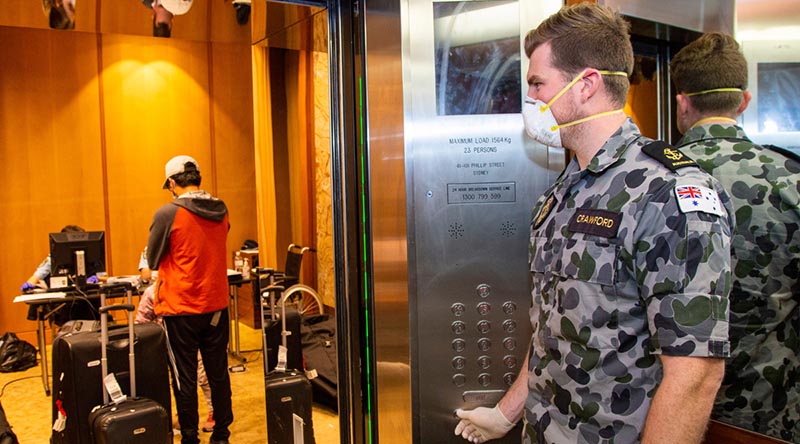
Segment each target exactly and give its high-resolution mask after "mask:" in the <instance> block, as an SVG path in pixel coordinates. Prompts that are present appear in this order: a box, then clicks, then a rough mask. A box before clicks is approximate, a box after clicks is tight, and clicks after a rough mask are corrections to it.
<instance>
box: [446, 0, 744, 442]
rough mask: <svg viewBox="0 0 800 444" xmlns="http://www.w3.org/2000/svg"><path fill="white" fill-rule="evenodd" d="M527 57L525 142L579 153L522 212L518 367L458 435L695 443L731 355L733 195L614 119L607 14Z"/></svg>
mask: <svg viewBox="0 0 800 444" xmlns="http://www.w3.org/2000/svg"><path fill="white" fill-rule="evenodd" d="M525 50H526V53H527V55H528V56H529V57H530V63H529V67H528V74H527V78H528V83H529V85H530V87H529V89H528V97H527V98H526V104H525V106H526V108H525V109H524V112H523V114H524V118H525V119H524V120H525V127H526V132H527V133H528V134H529V135H530V136H531V137H532V138H534V139H535V140H537V141H540V142H543V141H544V142H547V143H545V144H547V145H553V144H556V145H558V146H564V147H565V148H568V149H570V150H571V151H573V152H574V153H575V157H574V158H573V159H572V161H571V162H570V163H569V164H568V165H567V167H566V169H565V170H564V172H563V173H562V174H561V176H560V177H559V178H558V179H557V180H556V182H555V183H554V184H553V185H552V186H551V187H550V188H549V189H548V190H547V191H545V193H544V195H543V196H542V197H541V198H540V199H539V201H538V203H537V204H536V206H535V207H534V210H533V218H532V221H531V234H530V245H529V251H530V270H531V284H532V293H531V296H532V304H531V312H530V315H531V324H532V327H533V335H532V339H531V345H530V349H529V351H528V358H527V359H526V362H525V364H524V365H522V370H521V374H520V376H519V377H518V378H517V380H516V381H515V382H514V384H513V385H512V387H511V388H510V389H509V391H508V392H507V393H506V395H505V396H504V397H503V399H502V400H501V401H500V402H499V403H498V404H497V406H495V407H494V408H486V407H481V408H478V409H475V410H470V411H463V410H457V412H456V414H457V415H458V416H459V417H460V418H461V421H460V422H459V424H458V425H457V427H456V430H455V432H456V434H460V435H461V436H462V437H464V438H466V439H469V440H471V441H472V442H484V441H487V440H491V439H494V438H497V437H499V436H502V435H504V434H505V433H507V431H508V430H509V428H510V426H512V425H513V422H516V421H517V420H519V419H520V418H521V417H523V416H524V420H525V426H524V427H523V431H524V432H523V433H524V437H523V440H524V442H525V443H600V442H615V443H638V442H640V441H641V442H646V443H653V442H674V443H682V444H696V443H699V442H700V441H701V440H702V437H703V433H704V431H705V427H706V423H707V422H708V417H709V414H710V412H711V407H712V404H713V400H714V396H715V394H716V392H717V389H718V388H719V384H720V382H721V380H722V376H723V371H724V361H723V359H721V358H724V357H726V356H727V355H728V351H729V348H728V347H729V343H728V339H727V295H728V292H729V291H730V250H729V249H730V225H731V224H732V222H731V217H730V216H729V214H730V213H732V212H733V208H732V207H731V205H730V198H729V197H728V196H727V194H726V193H725V191H724V189H723V188H722V187H721V186H720V184H719V183H718V182H717V181H716V180H714V179H713V178H712V177H710V176H709V175H708V174H707V173H705V172H703V171H702V170H701V169H699V168H697V166H696V165H694V164H693V163H692V162H691V161H687V160H686V159H685V158H682V159H678V160H670V159H668V158H667V155H670V156H672V155H673V154H674V153H673V152H671V151H670V152H669V153H665V145H664V144H661V143H658V142H655V143H650V142H651V141H650V140H648V139H646V138H644V137H643V136H642V135H641V133H640V131H639V129H638V128H637V127H636V125H635V124H634V123H633V122H632V121H631V120H630V119H628V118H626V117H625V115H624V114H623V113H622V107H623V106H624V104H625V97H626V94H627V91H628V87H629V85H628V79H627V78H626V77H625V76H624V75H619V74H620V72H624V73H630V72H631V70H632V65H633V51H632V48H631V44H630V38H629V34H628V24H627V22H625V21H624V20H623V18H622V17H621V16H620V15H619V14H617V13H614V12H613V11H612V10H610V9H609V8H607V7H604V6H600V5H597V4H595V3H581V4H579V5H577V6H574V7H567V8H563V9H561V11H559V12H558V13H556V14H554V15H552V16H550V17H549V18H548V19H546V20H545V21H544V22H543V23H542V24H541V25H540V26H539V27H538V28H537V29H536V30H534V31H532V32H530V33H529V34H528V35H527V37H526V38H525Z"/></svg>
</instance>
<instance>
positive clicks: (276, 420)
mask: <svg viewBox="0 0 800 444" xmlns="http://www.w3.org/2000/svg"><path fill="white" fill-rule="evenodd" d="M264 386H265V390H266V394H265V396H266V400H267V443H268V444H296V443H303V444H314V425H313V423H312V420H311V383H310V382H309V381H308V378H306V376H305V375H303V374H301V373H298V372H295V371H287V372H279V371H274V372H270V373H269V374H268V375H267V377H266V380H265V383H264ZM295 436H297V438H298V439H297V440H295ZM301 436H302V441H300V439H299V438H300V437H301Z"/></svg>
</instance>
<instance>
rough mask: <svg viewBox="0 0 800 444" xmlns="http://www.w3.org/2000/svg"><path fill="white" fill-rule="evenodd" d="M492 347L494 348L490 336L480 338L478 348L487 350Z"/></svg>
mask: <svg viewBox="0 0 800 444" xmlns="http://www.w3.org/2000/svg"><path fill="white" fill-rule="evenodd" d="M490 348H492V341H490V340H489V338H480V339H478V350H480V351H484V352H485V351H487V350H489V349H490Z"/></svg>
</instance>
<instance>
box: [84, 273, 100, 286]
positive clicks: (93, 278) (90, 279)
mask: <svg viewBox="0 0 800 444" xmlns="http://www.w3.org/2000/svg"><path fill="white" fill-rule="evenodd" d="M98 282H99V280H98V279H97V275H94V274H93V275H91V276H89V277H87V278H86V283H87V284H96V283H98Z"/></svg>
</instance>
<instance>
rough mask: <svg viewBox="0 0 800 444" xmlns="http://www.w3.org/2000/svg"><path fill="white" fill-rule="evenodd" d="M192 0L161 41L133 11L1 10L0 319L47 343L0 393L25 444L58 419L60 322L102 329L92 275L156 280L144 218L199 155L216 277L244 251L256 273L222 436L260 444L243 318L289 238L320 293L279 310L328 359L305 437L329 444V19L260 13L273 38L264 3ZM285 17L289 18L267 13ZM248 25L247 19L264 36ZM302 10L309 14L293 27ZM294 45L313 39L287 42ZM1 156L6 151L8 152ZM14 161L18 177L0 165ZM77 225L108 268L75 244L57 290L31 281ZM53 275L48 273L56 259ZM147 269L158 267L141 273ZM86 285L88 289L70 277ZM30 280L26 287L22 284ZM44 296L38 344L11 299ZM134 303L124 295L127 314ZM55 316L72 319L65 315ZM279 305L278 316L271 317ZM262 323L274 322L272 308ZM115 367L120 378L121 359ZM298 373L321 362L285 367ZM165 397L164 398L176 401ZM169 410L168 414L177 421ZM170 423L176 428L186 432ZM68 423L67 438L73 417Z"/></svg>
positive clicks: (209, 416) (246, 296) (46, 436)
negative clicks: (172, 163)
mask: <svg viewBox="0 0 800 444" xmlns="http://www.w3.org/2000/svg"><path fill="white" fill-rule="evenodd" d="M181 2H183V3H186V2H185V1H184V0H175V1H166V0H163V1H156V2H150V3H151V7H152V3H158V5H160V6H161V7H166V8H171V7H174V6H175V5H177V6H180V3H181ZM189 3H193V4H192V5H191V8H188V9H186V10H183V11H174V12H173V11H171V12H173V14H172V15H173V17H172V19H171V23H170V27H169V30H170V36H169V38H155V36H154V31H155V29H154V25H158V20H156V19H155V17H154V15H153V14H152V10H151V9H149V8H148V7H147V5H146V4H144V3H143V2H140V1H138V0H137V1H134V0H131V1H119V2H117V1H114V2H106V1H103V2H99V1H94V0H83V1H77V2H76V1H71V2H68V1H67V0H65V1H64V2H63V4H62V3H61V2H58V3H53V4H52V5H49V6H50V9H47V10H46V11H45V14H43V11H42V4H33V3H31V2H28V1H24V2H23V1H19V2H17V1H14V2H12V3H11V4H10V5H6V6H8V7H9V11H10V12H9V14H5V13H4V14H3V15H2V17H0V36H1V37H0V39H2V40H3V42H4V47H3V50H2V52H3V54H4V60H7V61H8V62H9V63H8V64H7V65H6V66H5V68H0V80H1V81H2V86H0V90H2V95H3V97H4V98H7V99H8V100H7V101H6V100H4V101H3V103H4V105H1V106H0V107H3V109H4V111H3V113H2V115H3V117H2V122H3V123H2V124H0V127H2V128H4V129H10V128H15V131H14V134H13V135H12V134H9V133H7V132H5V131H2V133H3V135H2V136H0V139H2V140H3V143H2V145H3V146H4V147H6V148H3V155H2V156H3V159H4V160H3V165H4V172H5V173H7V174H6V175H5V176H4V177H5V178H4V179H3V180H4V183H5V184H7V185H8V187H9V188H8V189H9V191H10V196H9V199H4V200H3V202H2V203H0V205H2V206H3V208H4V209H8V210H9V211H14V213H15V214H16V216H14V217H13V218H9V219H6V220H5V221H4V222H2V225H3V227H4V229H8V230H9V231H10V232H13V233H16V234H17V235H14V236H11V237H10V238H9V241H8V242H7V243H6V244H5V245H6V248H8V252H9V254H5V255H3V257H2V258H1V259H0V263H2V266H3V270H4V271H3V279H2V287H3V293H4V294H6V295H7V297H6V298H3V303H2V304H3V305H2V307H3V308H2V310H0V325H1V326H2V330H3V331H14V332H18V335H19V337H20V338H22V339H23V340H25V341H27V342H29V343H30V344H33V345H34V346H36V347H37V348H39V347H38V341H39V338H40V337H41V338H42V340H43V341H44V344H45V349H46V350H47V353H46V354H47V358H48V359H47V361H46V362H45V360H43V359H41V358H40V359H39V362H38V363H37V365H36V366H35V367H32V368H30V369H28V370H26V371H28V372H31V373H30V376H31V377H30V378H28V379H24V380H22V381H19V382H15V383H13V384H11V385H9V386H8V388H7V390H5V392H4V395H3V399H2V401H3V406H4V410H5V414H6V416H7V418H8V420H9V422H10V423H11V424H12V425H13V427H14V432H15V433H16V434H17V436H18V437H19V438H20V441H21V442H48V441H49V440H50V439H51V435H53V436H55V435H54V433H55V432H54V431H53V429H52V427H53V424H54V421H57V420H58V418H59V411H58V409H57V408H56V407H55V404H54V403H55V401H56V400H57V399H58V396H59V394H58V393H56V392H55V391H54V390H55V388H56V385H55V384H54V383H53V382H54V381H53V378H58V377H59V375H60V372H58V370H59V369H58V368H57V367H58V366H59V365H60V364H59V363H56V362H54V359H53V356H52V355H51V354H50V350H51V347H52V343H53V341H54V340H56V337H58V336H59V331H60V329H61V326H63V325H64V324H65V323H68V322H70V321H78V320H88V321H92V322H86V323H81V324H80V325H79V326H76V325H75V324H74V323H73V324H71V325H70V328H71V329H73V330H71V331H75V332H78V331H84V329H85V330H89V331H90V332H91V331H92V330H93V329H94V328H95V327H96V325H95V324H94V322H93V321H95V320H98V319H99V313H98V310H97V309H98V305H99V299H97V294H98V292H99V288H101V284H102V283H103V281H110V282H117V281H120V280H125V281H128V282H131V283H133V289H134V291H135V292H136V291H139V292H141V293H143V292H144V291H145V290H146V289H147V288H151V287H150V284H154V283H157V279H158V278H157V270H149V267H147V266H146V265H147V262H146V261H145V265H144V266H143V265H141V264H140V259H141V258H142V250H143V247H144V246H145V245H147V240H148V232H149V229H150V226H151V224H152V217H153V214H154V212H155V211H156V209H158V208H159V207H160V206H161V205H163V204H168V203H170V202H172V201H173V197H172V196H171V195H170V194H169V193H167V192H165V191H164V190H162V189H161V184H163V182H164V174H165V169H164V167H165V164H166V163H167V161H168V160H169V159H170V158H172V157H174V156H176V155H180V154H187V155H190V156H191V157H193V158H194V159H196V161H197V164H198V165H199V166H200V168H201V171H202V186H201V188H202V189H203V190H205V191H207V192H208V193H209V194H210V195H212V196H215V197H218V198H220V199H222V200H223V201H224V202H225V204H226V205H227V208H228V212H229V215H230V230H229V232H228V234H227V247H226V255H225V258H226V264H225V266H226V268H227V269H229V271H230V273H231V274H232V275H235V274H236V273H235V268H236V265H235V263H234V261H235V257H236V253H237V252H241V254H244V255H245V257H246V258H247V262H248V264H247V265H244V266H246V267H247V269H248V270H249V271H251V272H252V274H251V276H250V278H249V279H245V280H243V281H241V282H239V283H238V285H237V284H231V285H230V287H229V288H228V296H227V297H228V298H229V300H230V304H229V307H228V312H229V314H230V317H231V318H232V319H233V318H234V317H236V318H238V322H233V321H232V322H231V323H230V329H229V333H228V334H229V339H230V346H229V347H230V349H229V353H228V363H227V367H229V369H228V374H229V376H230V379H231V390H232V393H233V396H232V401H233V412H234V420H233V423H232V424H231V426H230V431H231V438H230V439H231V441H233V442H259V441H264V440H265V439H266V437H267V424H268V421H269V418H268V417H267V405H266V401H267V400H266V393H265V374H264V368H265V367H266V366H265V365H264V360H265V359H266V356H265V354H264V352H263V350H265V348H264V347H262V345H263V344H262V340H263V338H262V334H261V327H260V326H259V325H256V324H257V323H258V322H257V321H258V319H254V316H256V315H257V314H258V311H257V310H255V309H257V308H259V307H260V305H261V303H260V302H261V301H262V297H261V296H262V295H261V290H262V288H263V287H266V286H267V285H266V284H264V285H263V286H262V287H259V285H258V276H262V275H266V274H265V272H264V271H262V270H274V272H275V273H278V272H285V271H286V270H287V266H288V265H289V262H290V261H289V259H290V255H291V252H290V249H289V246H290V245H292V244H294V245H298V246H302V247H305V248H307V250H305V251H304V253H303V255H302V256H303V257H302V261H301V263H298V267H299V268H298V269H295V270H290V271H289V272H288V273H289V274H293V275H294V276H293V278H294V283H295V284H296V285H298V286H302V287H303V288H307V289H310V290H311V291H312V292H313V296H308V297H305V296H304V295H303V294H298V293H296V292H293V293H292V295H290V297H289V298H288V300H287V301H286V310H287V311H293V312H297V311H298V310H299V311H301V312H302V313H301V316H300V317H299V318H298V319H299V320H300V321H301V322H300V323H299V324H298V327H301V328H302V331H301V329H300V328H298V329H297V331H296V332H295V331H293V333H294V335H295V337H296V338H298V339H300V338H301V334H304V335H306V336H308V337H309V338H310V339H309V340H310V341H316V343H317V344H318V345H319V346H320V349H319V350H318V351H319V352H321V353H322V355H320V354H319V353H317V355H316V356H317V358H316V359H317V361H316V362H320V360H319V359H320V357H319V356H322V357H323V358H324V359H327V360H328V361H329V362H328V363H327V365H325V367H324V368H323V364H325V363H324V362H323V363H319V364H314V365H315V366H317V367H319V369H318V370H317V376H316V377H315V378H312V374H311V373H309V374H308V377H309V378H310V379H311V382H312V385H311V386H310V387H311V388H310V390H312V391H313V392H309V405H310V406H311V407H312V408H311V410H310V411H309V415H310V417H309V421H308V425H309V427H311V426H312V425H313V427H314V429H313V430H314V432H315V437H316V442H318V443H326V442H328V443H333V442H338V441H339V436H338V427H339V424H338V416H337V413H336V408H337V401H336V400H337V388H336V382H337V376H336V371H337V369H336V365H335V359H336V353H335V348H336V346H335V344H336V340H335V322H332V321H333V320H334V319H335V318H334V313H335V302H334V301H335V298H334V294H333V289H334V285H333V257H334V256H333V251H332V249H333V241H332V234H331V230H332V223H331V202H330V199H331V198H330V190H331V186H330V171H329V169H328V168H329V165H330V161H329V160H328V159H329V157H330V136H329V131H330V130H329V123H328V119H329V117H328V116H329V114H330V111H329V100H328V94H329V93H328V68H327V66H328V60H327V57H328V56H327V48H326V45H327V14H326V11H325V10H324V9H323V8H311V7H297V10H296V11H297V12H295V9H294V8H295V7H293V6H291V5H283V6H277V7H273V6H269V9H270V11H269V15H270V17H272V18H273V19H272V20H271V21H270V26H271V27H269V28H267V27H264V26H263V24H264V23H266V20H265V17H266V16H267V13H268V11H267V8H268V7H267V4H266V2H263V1H262V2H251V1H249V0H235V1H219V2H217V1H214V2H200V1H195V2H189ZM173 4H175V5H173ZM67 7H70V8H72V9H70V10H69V12H70V13H71V14H72V15H71V18H70V21H69V23H67V24H64V23H62V22H58V26H51V19H50V17H51V16H52V17H56V14H57V13H60V11H61V9H59V8H62V9H63V8H67ZM52 11H55V12H52ZM279 16H284V17H287V19H286V21H281V20H275V17H279ZM252 17H258V20H257V25H256V21H255V20H251V18H252ZM296 17H304V19H303V20H300V21H299V22H298V21H297V20H295V19H294V18H296ZM53 23H54V24H55V23H56V22H55V21H54V22H53ZM290 25H295V26H294V28H292V26H290ZM299 35H310V36H314V37H313V38H312V39H310V40H307V39H298V38H297V36H299ZM254 42H255V43H254ZM298 42H299V44H298ZM304 45H305V46H304ZM32 79H36V81H33V80H32ZM12 139H13V142H12ZM11 147H15V149H14V150H13V151H10V148H11ZM12 165H15V167H14V169H13V170H8V171H7V170H6V169H5V166H9V167H10V166H12ZM36 184H38V185H36ZM34 190H35V191H34ZM12 208H13V209H14V210H11V209H12ZM74 224H77V225H79V226H80V227H83V228H85V229H86V231H90V232H100V233H102V234H103V235H104V237H103V238H102V241H101V242H102V244H103V246H104V254H105V257H104V266H103V267H102V269H98V270H95V267H94V266H93V265H92V264H91V263H90V262H91V259H92V255H94V254H95V250H92V249H89V247H88V246H86V245H83V246H81V248H80V249H78V250H80V251H83V252H84V254H85V255H86V258H87V260H89V262H87V265H86V267H85V271H84V272H83V273H79V272H77V271H76V270H74V269H73V268H75V265H73V264H72V260H73V259H74V258H75V257H76V255H75V250H76V248H68V252H67V255H66V257H67V258H68V260H67V261H68V262H70V264H69V265H65V261H64V260H61V259H58V260H59V261H60V264H59V265H58V267H60V268H59V269H60V270H62V271H63V275H64V277H65V283H62V282H61V281H53V282H51V280H50V278H49V276H47V277H46V278H45V277H44V276H42V279H39V278H37V280H36V282H30V283H28V281H29V277H30V278H31V279H30V280H31V281H32V280H33V278H32V277H31V276H32V273H33V272H34V270H36V269H37V264H40V263H43V258H45V257H47V256H48V253H50V251H51V250H50V244H49V237H50V234H51V233H57V232H59V231H60V230H61V228H62V227H64V226H65V225H74ZM59 245H61V244H60V243H59ZM64 245H66V244H64ZM309 249H310V250H309ZM57 254H59V255H60V253H57ZM58 257H60V256H58ZM53 258H56V256H53ZM42 265H43V268H45V267H44V265H45V264H42ZM46 268H47V269H48V272H50V271H52V267H51V266H50V265H49V264H48V265H47V267H46ZM239 268H240V269H241V268H242V266H240V267H239ZM148 271H150V272H151V273H152V274H151V275H150V276H148V279H143V277H144V275H145V274H146V273H147V272H148ZM240 273H241V272H240ZM37 274H38V273H37ZM57 274H58V275H61V274H62V273H60V272H59V273H57ZM81 276H85V281H86V283H79V282H78V281H79V279H80V278H81ZM95 279H97V281H94V280H95ZM232 282H233V281H232ZM23 283H25V284H28V285H29V286H30V287H33V288H28V286H25V288H22V287H23ZM278 283H281V282H278ZM282 283H284V284H286V283H288V281H283V282H282ZM40 286H41V287H45V286H46V287H47V288H40ZM78 290H82V291H83V293H85V294H86V299H88V301H90V304H89V305H91V307H87V309H86V310H85V312H84V313H77V308H74V306H78V305H80V304H82V303H83V302H82V298H83V297H84V296H82V295H79V294H78ZM55 293H58V294H62V293H63V294H65V295H66V296H65V298H66V300H69V304H65V305H63V306H62V307H59V305H61V304H59V303H57V304H54V305H52V307H51V308H50V309H48V310H44V309H43V310H42V311H41V316H42V320H43V322H42V323H41V327H42V331H41V334H40V332H39V325H40V324H39V322H38V319H37V317H38V316H39V314H37V312H36V309H35V308H34V309H33V311H32V314H31V318H32V319H31V320H28V319H27V318H28V310H29V305H27V303H25V302H18V303H14V302H12V300H13V299H14V298H15V296H16V295H21V296H27V297H28V298H34V297H36V295H38V296H41V295H44V294H55ZM234 294H236V295H237V300H236V308H237V309H238V310H236V311H235V310H234ZM305 294H311V293H309V292H306V293H305ZM141 297H142V296H141V295H139V294H135V295H134V297H133V303H134V305H135V306H138V305H139V300H140V299H141ZM73 301H81V302H74V303H73ZM264 301H266V303H269V300H268V299H264ZM31 307H32V306H31ZM64 307H66V314H61V313H62V310H63V309H64ZM70 308H73V309H72V310H71V312H70ZM248 308H249V312H248ZM278 308H279V310H278V312H280V308H282V307H278ZM56 309H57V310H56ZM54 310H55V311H54ZM51 312H53V313H51ZM265 316H266V318H267V319H269V318H270V316H271V313H269V309H268V310H267V314H266V315H265ZM113 318H114V320H113V322H115V323H117V324H124V323H125V315H124V313H122V312H119V313H116V314H113ZM51 321H53V322H51ZM331 325H333V326H334V327H331ZM277 327H278V330H275V331H276V332H277V333H278V335H277V338H278V341H277V344H273V343H270V345H269V347H268V348H269V351H270V353H272V350H273V349H275V350H276V351H277V348H278V345H280V337H281V335H280V329H281V328H282V326H281V325H280V322H278V323H277ZM137 328H138V327H137ZM289 328H294V327H293V326H290V327H289ZM326 329H327V330H326ZM65 331H66V330H65ZM270 340H272V338H271V339H270ZM234 341H236V342H237V344H234ZM298 342H299V341H298ZM234 346H235V347H236V353H234ZM302 347H305V348H308V346H302ZM289 353H290V354H295V353H297V354H301V353H304V352H303V350H297V349H291V350H289ZM301 356H302V355H301ZM112 359H117V358H116V357H112ZM136 359H137V364H136V366H137V368H138V366H139V365H140V362H139V361H141V360H142V359H144V360H145V362H146V361H147V360H148V355H147V353H146V352H142V353H140V352H139V350H137V357H136ZM303 360H304V359H301V360H300V361H301V362H302V361H303ZM331 360H333V361H331ZM311 361H312V362H314V359H313V357H312V359H311ZM331 362H333V363H331ZM114 365H116V364H114ZM121 365H122V366H123V367H124V368H125V369H127V358H126V360H125V362H124V363H123V364H121ZM302 365H303V364H300V366H302ZM296 366H297V365H296ZM43 367H44V368H46V369H47V372H44V371H43ZM292 370H300V371H301V373H302V372H303V371H304V370H316V369H313V368H310V367H309V368H299V369H298V368H289V369H287V371H292ZM120 371H122V373H123V376H119V380H120V385H121V387H122V388H123V389H124V391H125V392H127V393H126V394H128V395H130V394H131V393H130V392H129V390H130V387H129V386H128V385H127V384H128V382H127V379H126V377H125V376H124V373H125V371H124V370H122V369H120ZM164 374H167V372H165V373H164ZM25 375H28V373H25V374H24V375H21V374H8V375H6V374H2V375H0V376H2V377H5V376H9V379H2V381H3V382H4V383H5V382H7V381H11V380H12V379H13V380H15V379H17V377H19V376H25ZM97 379H98V380H97V381H94V380H91V381H82V382H81V383H83V384H87V385H88V384H91V385H92V386H93V387H95V386H96V387H97V389H98V390H97V393H100V387H101V381H100V380H99V377H98V378H97ZM167 382H169V381H167ZM28 383H30V385H29V386H28V385H25V384H28ZM143 384H147V382H146V380H142V379H141V378H139V380H138V381H137V385H138V388H139V392H140V393H145V394H147V393H148V391H147V390H146V387H143V386H142V385H143ZM320 387H322V388H320ZM320 390H322V392H320ZM312 395H313V399H314V401H313V403H312V402H311V399H312V398H311V396H312ZM168 397H169V399H172V398H173V396H172V395H171V394H169V393H168ZM12 399H13V400H12ZM198 399H200V400H201V402H199V406H198V409H197V414H198V419H199V421H198V436H199V438H200V439H201V440H202V441H203V442H206V441H208V440H209V439H210V438H211V437H212V434H213V426H214V417H213V405H212V404H211V403H205V402H202V399H203V392H202V391H201V390H199V389H198ZM101 402H102V401H101ZM174 402H175V401H174V400H172V403H173V406H171V407H172V408H171V409H170V411H171V412H173V413H176V412H177V410H176V408H175V406H174ZM65 405H66V404H65ZM66 416H67V417H68V418H69V417H70V415H66ZM173 416H175V417H173V418H170V425H171V426H173V427H174V428H176V429H179V428H180V424H178V421H177V416H176V415H173ZM66 424H67V426H66V429H69V428H70V420H69V419H67V420H66ZM170 432H171V433H173V432H174V431H173V430H172V428H170ZM54 439H56V441H54V442H60V441H58V439H61V438H54ZM173 440H174V442H181V435H180V434H178V433H175V435H174V437H173Z"/></svg>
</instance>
